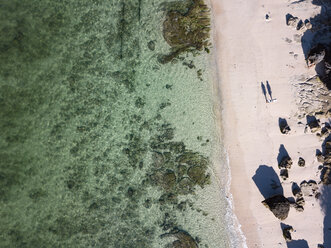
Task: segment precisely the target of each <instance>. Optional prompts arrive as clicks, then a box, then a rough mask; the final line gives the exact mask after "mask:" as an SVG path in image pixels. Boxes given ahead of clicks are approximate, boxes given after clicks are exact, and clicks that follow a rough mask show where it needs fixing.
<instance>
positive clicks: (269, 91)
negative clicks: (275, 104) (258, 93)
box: [266, 80, 273, 101]
mask: <svg viewBox="0 0 331 248" xmlns="http://www.w3.org/2000/svg"><path fill="white" fill-rule="evenodd" d="M266 82H267V90H268V94H269V96H270V99H271V101H272V99H273V98H272V91H271V87H270V84H269V81H268V80H267V81H266Z"/></svg>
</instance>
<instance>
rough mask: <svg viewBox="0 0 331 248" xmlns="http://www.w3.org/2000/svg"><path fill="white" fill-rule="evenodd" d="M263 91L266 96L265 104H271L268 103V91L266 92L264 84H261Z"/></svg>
mask: <svg viewBox="0 0 331 248" xmlns="http://www.w3.org/2000/svg"><path fill="white" fill-rule="evenodd" d="M261 89H262V93H263V95H264V99H265V102H269V101H268V98H267V91H266V88H265V86H264V83H263V82H261Z"/></svg>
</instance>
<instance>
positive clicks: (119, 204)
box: [0, 0, 229, 248]
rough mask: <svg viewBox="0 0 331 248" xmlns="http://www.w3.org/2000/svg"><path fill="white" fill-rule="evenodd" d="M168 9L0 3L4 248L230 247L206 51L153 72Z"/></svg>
mask: <svg viewBox="0 0 331 248" xmlns="http://www.w3.org/2000/svg"><path fill="white" fill-rule="evenodd" d="M163 2H164V1H160V0H130V1H124V0H122V1H121V0H109V1H101V0H100V1H99V0H94V1H86V0H80V1H69V0H67V1H65V0H63V1H61V0H57V1H50V0H43V1H34V0H11V1H9V0H8V1H7V0H5V1H1V3H0V6H1V8H0V32H1V34H0V220H1V221H0V233H1V235H0V237H1V239H0V246H1V247H138V248H139V247H171V246H169V244H171V243H172V242H173V241H174V240H175V239H176V238H178V237H176V236H175V235H163V236H161V235H162V234H165V233H171V232H174V229H176V228H177V229H179V230H184V231H186V232H187V233H188V234H189V235H190V236H192V237H193V238H194V239H196V240H197V241H198V244H199V247H228V246H229V242H228V227H227V224H226V222H225V217H224V216H225V214H226V208H227V203H226V201H225V197H224V195H223V193H222V191H220V189H219V187H221V186H222V185H223V184H224V183H225V182H219V181H218V180H217V179H216V177H215V176H214V173H213V171H214V169H213V168H214V166H215V163H213V160H214V159H215V158H216V159H220V158H219V156H220V153H219V152H218V150H219V141H218V138H217V137H218V136H217V132H216V127H215V125H216V124H215V118H214V114H213V100H212V99H213V92H212V91H213V90H212V80H211V72H210V70H208V63H209V61H210V57H209V56H210V55H207V54H202V55H200V56H195V57H193V55H191V54H187V55H186V54H185V55H182V56H181V57H180V59H177V60H176V61H175V62H174V63H168V64H164V65H163V64H160V63H159V62H158V60H157V58H158V56H159V55H160V54H164V53H167V52H168V51H169V46H168V45H167V43H166V42H165V41H164V38H163V36H162V21H163V17H164V15H165V12H164V7H163V6H164V5H162V3H163ZM168 2H170V1H168ZM191 65H194V66H193V67H192V66H191ZM190 67H191V68H190ZM200 72H201V73H202V76H199V73H200ZM224 176H226V175H224ZM187 233H186V234H187Z"/></svg>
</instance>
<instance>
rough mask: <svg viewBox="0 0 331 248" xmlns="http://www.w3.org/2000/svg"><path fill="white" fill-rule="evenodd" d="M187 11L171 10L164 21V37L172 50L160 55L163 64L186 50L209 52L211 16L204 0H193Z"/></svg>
mask: <svg viewBox="0 0 331 248" xmlns="http://www.w3.org/2000/svg"><path fill="white" fill-rule="evenodd" d="M191 2H192V3H191V4H190V6H189V7H188V9H187V11H186V12H185V13H182V12H180V11H177V10H169V11H168V12H167V14H166V18H165V21H164V22H163V37H164V39H165V41H166V42H167V43H168V44H169V46H170V47H171V52H170V53H169V54H166V55H160V56H159V59H158V60H159V62H160V63H162V64H165V63H168V62H171V61H172V60H173V59H174V58H176V57H177V56H178V55H180V54H181V53H184V52H188V51H191V52H199V51H202V50H205V51H207V52H209V49H208V46H209V42H208V39H209V31H210V17H209V9H208V7H207V5H206V4H205V3H204V1H203V0H193V1H191Z"/></svg>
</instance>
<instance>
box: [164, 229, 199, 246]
mask: <svg viewBox="0 0 331 248" xmlns="http://www.w3.org/2000/svg"><path fill="white" fill-rule="evenodd" d="M167 237H175V238H177V239H176V240H175V241H173V242H172V247H174V248H198V247H199V246H198V243H197V242H196V240H195V239H194V238H193V237H192V236H191V235H190V234H189V233H188V232H186V231H183V230H180V229H177V228H175V229H174V230H173V231H172V232H170V233H165V234H162V235H161V238H167Z"/></svg>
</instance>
